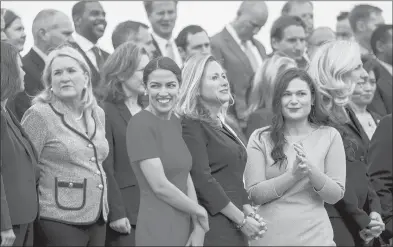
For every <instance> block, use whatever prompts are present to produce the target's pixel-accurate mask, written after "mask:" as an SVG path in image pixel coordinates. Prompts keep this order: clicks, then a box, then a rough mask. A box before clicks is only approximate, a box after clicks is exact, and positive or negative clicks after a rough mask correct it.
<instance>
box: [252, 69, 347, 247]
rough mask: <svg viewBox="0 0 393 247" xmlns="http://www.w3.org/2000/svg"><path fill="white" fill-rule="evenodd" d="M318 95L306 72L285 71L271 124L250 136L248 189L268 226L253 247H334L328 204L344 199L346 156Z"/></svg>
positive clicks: (275, 96) (281, 78)
mask: <svg viewBox="0 0 393 247" xmlns="http://www.w3.org/2000/svg"><path fill="white" fill-rule="evenodd" d="M317 94H318V92H317V89H316V87H315V85H314V83H313V81H312V79H311V78H310V76H309V75H308V74H307V72H306V71H304V70H301V69H297V68H291V69H288V70H285V71H284V72H283V73H282V74H280V75H279V76H278V78H277V81H276V85H275V89H274V94H273V108H272V110H273V113H274V117H273V123H272V125H271V126H268V127H265V128H260V129H257V130H255V131H254V132H253V134H252V135H251V137H250V140H249V143H248V146H247V154H248V160H247V166H246V169H245V171H244V183H245V188H246V190H247V192H248V194H249V197H250V198H251V200H252V201H253V202H254V204H256V205H259V206H258V210H257V212H258V213H259V214H260V215H262V216H263V217H264V220H265V221H266V223H267V224H268V226H269V230H268V231H267V232H266V234H265V235H264V237H263V238H261V239H260V240H258V241H252V242H251V243H250V244H251V245H253V246H271V245H298V246H302V245H315V246H331V245H334V241H333V229H332V227H331V224H330V221H329V217H328V214H327V212H326V210H325V208H324V206H323V203H324V202H327V203H330V204H334V203H336V202H337V201H339V200H340V199H341V198H342V197H343V196H344V191H345V188H344V185H345V175H346V174H345V152H344V146H343V142H342V139H341V136H340V134H339V132H338V131H337V130H336V129H335V128H332V127H330V126H328V121H329V118H328V116H327V114H325V112H324V110H323V109H322V108H321V107H320V104H319V102H318V101H319V97H318V96H317ZM321 140H324V141H321Z"/></svg>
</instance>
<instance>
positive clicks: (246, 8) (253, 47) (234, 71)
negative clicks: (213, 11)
mask: <svg viewBox="0 0 393 247" xmlns="http://www.w3.org/2000/svg"><path fill="white" fill-rule="evenodd" d="M267 18H268V8H267V5H266V3H265V2H264V1H244V2H242V4H241V5H240V8H239V10H238V12H237V16H236V19H235V20H234V21H233V22H232V23H230V24H228V25H227V26H226V27H225V28H224V29H223V30H222V31H221V32H219V33H218V34H216V35H214V36H213V37H212V38H211V46H212V53H213V55H214V56H215V58H216V59H217V60H218V61H219V62H220V63H221V64H222V66H223V67H224V69H225V70H226V72H227V76H228V80H229V82H230V85H231V90H232V94H233V95H234V98H235V104H234V105H233V106H232V107H230V109H229V113H228V118H227V119H226V120H227V123H228V124H229V125H230V126H231V127H232V128H233V129H234V130H235V132H236V134H237V135H238V136H239V138H241V139H242V141H245V140H246V138H245V137H244V134H243V130H244V128H245V127H246V123H247V119H246V117H245V112H246V109H247V93H248V91H249V89H250V87H251V82H252V79H253V77H254V74H255V71H256V70H257V68H258V67H260V66H261V64H262V62H263V60H264V59H265V58H266V50H265V47H264V46H263V45H262V44H261V43H260V42H259V41H257V40H256V39H255V38H254V35H256V34H257V33H258V32H259V30H260V29H261V27H263V26H264V25H265V23H266V21H267Z"/></svg>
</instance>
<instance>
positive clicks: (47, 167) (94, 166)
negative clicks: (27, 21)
mask: <svg viewBox="0 0 393 247" xmlns="http://www.w3.org/2000/svg"><path fill="white" fill-rule="evenodd" d="M45 64H46V65H45V69H44V71H43V77H42V79H43V82H44V87H45V89H44V91H43V92H42V93H40V94H39V95H38V96H36V97H35V98H34V99H33V105H32V106H31V107H30V108H29V109H28V110H27V111H26V112H25V114H24V116H23V118H22V126H23V128H24V129H25V130H26V132H27V134H28V135H29V137H30V138H31V141H32V143H33V145H34V147H35V149H36V150H37V152H38V160H39V164H38V167H39V169H40V178H39V183H38V191H39V202H40V222H39V224H40V227H41V228H42V231H43V234H44V238H45V240H47V245H49V246H51V245H54V246H88V245H89V246H104V245H105V232H106V226H105V222H106V221H107V218H108V211H109V210H108V202H107V184H106V180H107V178H106V175H105V172H104V169H103V167H102V162H103V161H104V160H105V158H106V157H107V155H108V149H109V148H108V142H107V140H106V138H105V114H104V111H103V110H102V109H101V108H100V107H99V106H98V105H97V102H96V99H95V98H94V96H93V90H92V84H91V80H90V78H91V73H90V70H89V66H88V65H87V63H86V61H85V60H84V58H83V56H82V55H81V54H80V53H79V52H78V51H77V50H75V49H73V48H71V47H69V46H62V47H59V48H57V49H55V50H53V51H52V52H51V53H49V55H48V58H47V60H46V63H45Z"/></svg>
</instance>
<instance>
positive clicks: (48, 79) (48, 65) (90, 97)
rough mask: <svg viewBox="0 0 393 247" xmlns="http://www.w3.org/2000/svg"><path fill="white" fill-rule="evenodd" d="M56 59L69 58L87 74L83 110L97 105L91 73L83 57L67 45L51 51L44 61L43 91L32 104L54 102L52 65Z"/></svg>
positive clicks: (83, 94)
mask: <svg viewBox="0 0 393 247" xmlns="http://www.w3.org/2000/svg"><path fill="white" fill-rule="evenodd" d="M58 57H70V58H72V59H74V60H75V61H76V62H77V63H78V64H79V65H80V67H81V69H82V70H83V72H85V73H87V76H88V83H87V87H86V88H85V89H84V92H83V93H82V99H81V101H82V105H83V109H88V108H92V107H93V105H96V104H97V101H96V98H95V97H94V94H93V86H92V83H91V71H90V68H89V65H88V64H87V62H86V60H85V59H84V58H83V56H82V55H81V54H80V53H79V52H78V51H77V50H75V49H74V48H72V47H71V46H69V45H62V46H60V47H58V48H56V49H54V50H52V51H51V52H50V53H49V55H48V57H47V58H46V60H45V68H44V71H43V74H42V82H43V84H44V90H43V91H42V92H41V93H40V94H38V95H37V96H36V97H34V99H33V104H35V103H38V102H41V103H53V102H54V101H55V100H56V98H57V97H56V95H55V94H54V93H53V92H52V90H51V89H52V64H53V61H54V60H55V58H58Z"/></svg>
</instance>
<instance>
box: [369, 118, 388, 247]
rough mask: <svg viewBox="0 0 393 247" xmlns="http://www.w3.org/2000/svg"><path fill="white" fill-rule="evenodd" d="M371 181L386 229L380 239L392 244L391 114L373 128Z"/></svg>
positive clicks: (370, 150) (370, 159)
mask: <svg viewBox="0 0 393 247" xmlns="http://www.w3.org/2000/svg"><path fill="white" fill-rule="evenodd" d="M367 161H368V165H369V170H368V173H369V174H370V178H371V183H372V185H373V187H374V189H375V191H376V192H377V194H378V196H379V198H380V201H381V208H382V213H381V215H382V218H383V220H384V222H385V225H386V230H385V231H384V232H383V233H382V234H381V237H382V239H383V240H384V241H385V242H386V243H389V241H390V246H392V243H393V242H392V238H393V205H392V203H393V186H392V184H393V169H392V168H393V167H392V114H389V115H387V116H386V117H384V118H383V119H382V120H381V122H380V123H379V126H378V127H377V129H376V130H375V133H374V136H373V138H372V139H371V142H370V147H369V150H368V155H367Z"/></svg>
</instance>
